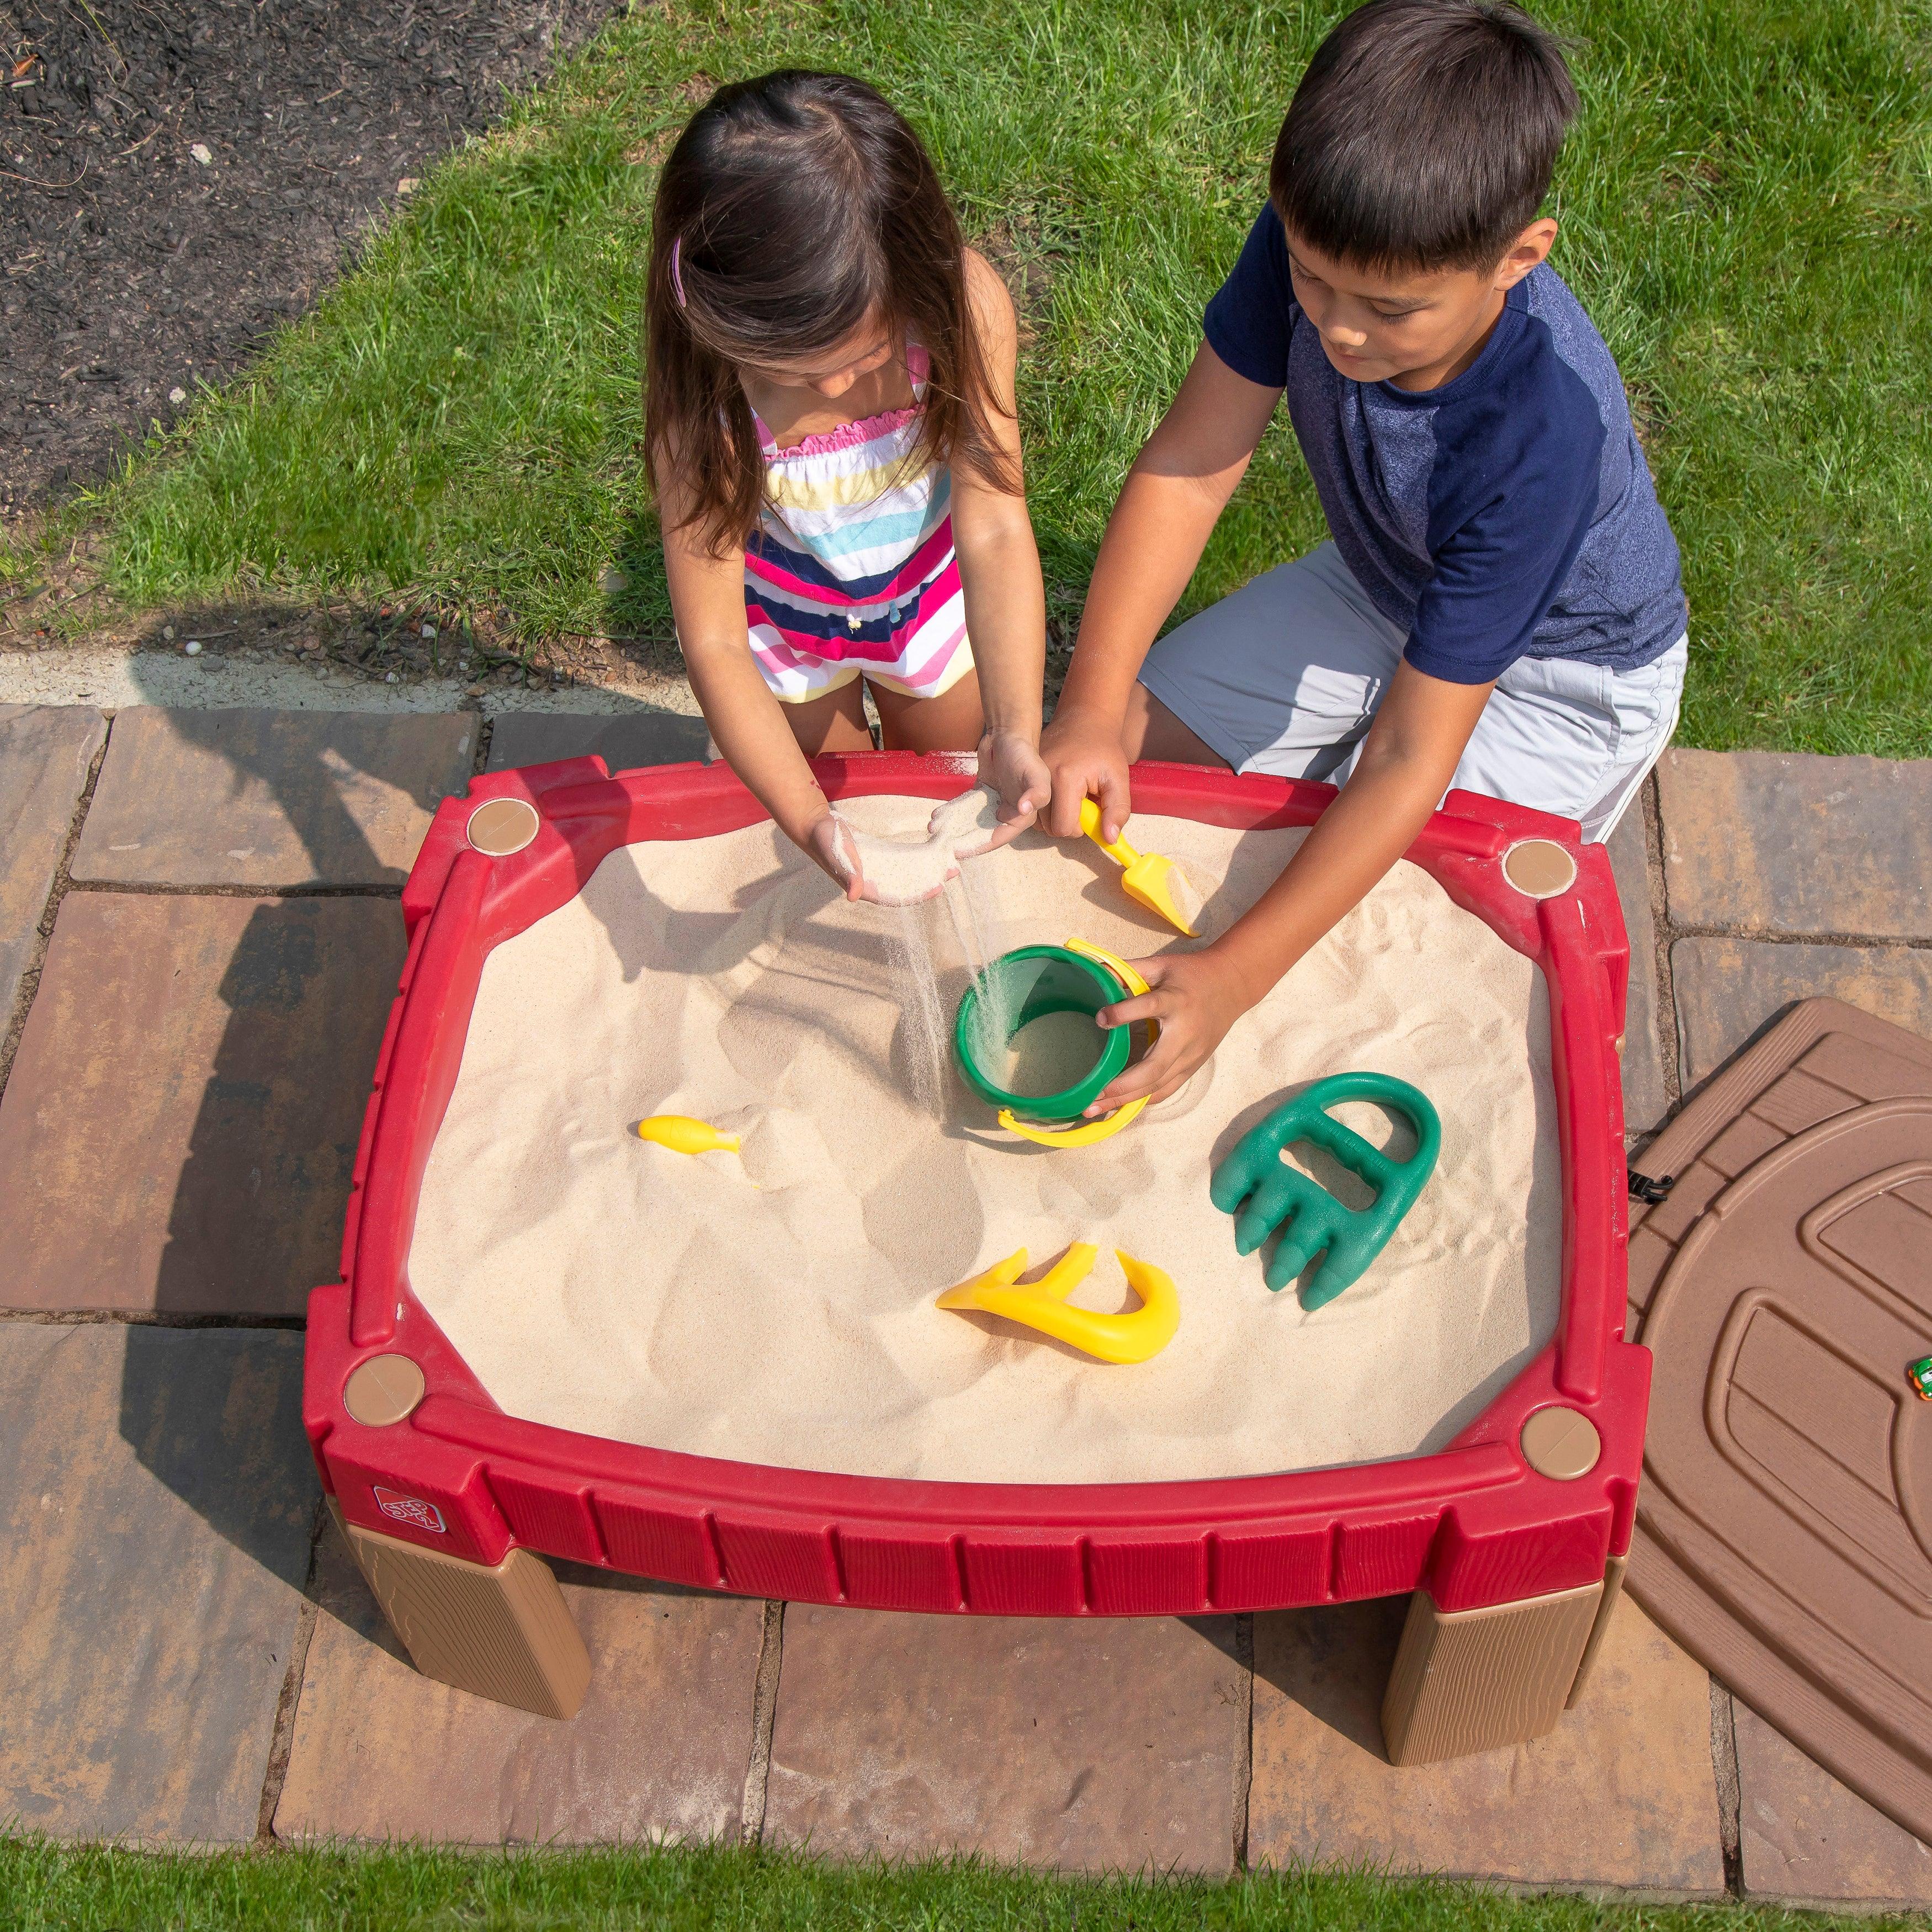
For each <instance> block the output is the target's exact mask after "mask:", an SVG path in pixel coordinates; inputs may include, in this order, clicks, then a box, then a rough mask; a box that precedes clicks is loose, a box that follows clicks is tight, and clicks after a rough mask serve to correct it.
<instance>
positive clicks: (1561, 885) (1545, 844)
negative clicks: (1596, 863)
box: [1503, 838, 1577, 899]
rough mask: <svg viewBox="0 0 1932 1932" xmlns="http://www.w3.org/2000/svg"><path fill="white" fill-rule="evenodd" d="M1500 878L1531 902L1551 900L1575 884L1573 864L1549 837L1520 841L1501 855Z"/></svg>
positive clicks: (1575, 868) (1575, 866)
mask: <svg viewBox="0 0 1932 1932" xmlns="http://www.w3.org/2000/svg"><path fill="white" fill-rule="evenodd" d="M1503 877H1505V878H1506V879H1507V880H1508V881H1509V882H1510V883H1511V885H1513V886H1515V888H1516V889H1517V891H1518V892H1523V893H1525V894H1526V895H1528V896H1529V898H1533V899H1553V898H1557V897H1558V896H1559V895H1561V894H1562V893H1564V892H1568V890H1569V889H1570V888H1571V886H1574V884H1575V883H1577V862H1576V860H1575V859H1573V858H1572V857H1571V856H1570V854H1569V853H1568V852H1566V851H1565V850H1564V849H1563V847H1562V846H1560V845H1559V844H1557V843H1556V841H1555V840H1554V839H1553V838H1520V839H1518V840H1517V842H1516V843H1515V844H1514V845H1512V846H1511V847H1510V848H1509V850H1508V851H1507V852H1505V853H1504V854H1503Z"/></svg>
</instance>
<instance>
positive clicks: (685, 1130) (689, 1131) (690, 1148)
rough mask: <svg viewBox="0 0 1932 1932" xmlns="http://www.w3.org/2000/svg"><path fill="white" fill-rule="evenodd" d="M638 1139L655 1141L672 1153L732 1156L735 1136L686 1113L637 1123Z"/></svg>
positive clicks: (736, 1139) (665, 1115)
mask: <svg viewBox="0 0 1932 1932" xmlns="http://www.w3.org/2000/svg"><path fill="white" fill-rule="evenodd" d="M637 1138H638V1139H640V1140H643V1141H655V1142H656V1143H657V1144H658V1146H659V1147H667V1148H670V1151H672V1153H673V1154H736V1152H737V1151H738V1136H736V1134H726V1133H719V1131H718V1130H717V1128H715V1127H713V1126H712V1124H711V1123H710V1122H709V1121H699V1120H694V1119H693V1118H691V1115H688V1114H653V1115H652V1116H651V1117H650V1118H649V1120H647V1121H639V1122H638V1123H637Z"/></svg>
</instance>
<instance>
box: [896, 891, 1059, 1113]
mask: <svg viewBox="0 0 1932 1932" xmlns="http://www.w3.org/2000/svg"><path fill="white" fill-rule="evenodd" d="M974 876H975V874H974V868H973V866H972V865H971V863H970V862H969V863H968V865H967V866H966V867H965V868H964V869H963V870H962V872H961V874H960V876H959V877H958V878H956V879H949V880H947V883H946V884H945V885H944V886H943V887H942V888H941V891H940V893H939V898H940V900H941V902H943V903H944V906H945V907H946V911H947V917H948V919H949V920H950V922H951V924H952V927H953V936H954V938H956V939H957V940H958V941H959V950H960V953H961V956H962V957H963V959H965V962H966V971H967V975H968V983H970V984H971V985H972V986H974V987H976V988H977V989H978V992H979V995H980V997H979V998H978V999H977V1001H974V1028H973V1032H974V1038H973V1051H974V1056H975V1058H977V1060H978V1061H979V1062H980V1064H981V1065H982V1066H983V1067H998V1065H999V1064H1001V1060H1002V1059H1003V1058H1004V1057H1005V1055H1006V1053H1007V1037H1008V1035H1009V1034H1011V1033H1012V1031H1013V1016H1012V1014H1011V1013H1010V1012H1009V1011H1008V1010H1007V998H1006V989H1005V987H1004V984H1003V983H1002V982H1001V980H1000V979H999V977H998V976H997V975H996V974H990V973H989V972H988V971H987V970H986V969H987V968H988V966H989V965H991V963H992V959H993V953H992V949H991V947H989V945H988V944H987V941H986V927H987V926H989V925H993V924H994V923H995V919H996V917H997V914H996V913H995V912H994V910H993V905H992V902H991V901H990V900H989V902H988V903H986V904H984V905H983V906H980V905H976V904H974V897H975V894H974V888H973V887H972V886H970V885H968V883H966V882H967V880H968V879H969V878H971V877H974ZM996 890H997V888H993V887H986V888H983V889H982V890H981V894H980V896H981V897H982V898H986V897H987V895H989V894H990V893H992V892H995V891H996ZM932 906H933V901H931V900H926V901H922V902H921V903H920V904H917V905H895V906H888V907H882V908H881V910H883V912H884V913H885V914H886V917H887V918H889V919H891V920H892V922H893V933H892V953H893V962H892V963H893V965H894V968H895V970H896V971H897V973H898V978H899V980H900V984H901V999H900V1005H901V1010H902V1011H903V1012H904V1014H905V1016H906V1022H907V1046H908V1047H909V1049H910V1051H909V1052H908V1054H907V1060H908V1062H909V1068H908V1071H909V1073H910V1078H911V1080H912V1082H913V1092H914V1094H915V1095H916V1097H917V1099H918V1102H919V1106H920V1108H921V1109H922V1111H924V1112H927V1113H929V1114H933V1115H941V1116H944V1114H945V1112H946V1095H947V1086H948V1083H949V1082H950V1079H951V1078H952V1073H951V1062H950V1055H951V1052H952V1042H953V1023H952V1021H951V1019H950V1018H949V1016H948V1015H947V1003H946V1001H945V1000H944V998H942V997H941V992H940V986H939V972H938V965H937V962H935V959H934V957H933V951H932V934H931V932H930V930H929V926H928V923H927V922H928V920H929V918H930V917H931V916H932ZM1008 1091H1016V1090H1014V1089H1009V1090H1008ZM1041 1091H1043V1092H1045V1091H1050V1090H1048V1089H1045V1088H1043V1089H1042V1090H1041Z"/></svg>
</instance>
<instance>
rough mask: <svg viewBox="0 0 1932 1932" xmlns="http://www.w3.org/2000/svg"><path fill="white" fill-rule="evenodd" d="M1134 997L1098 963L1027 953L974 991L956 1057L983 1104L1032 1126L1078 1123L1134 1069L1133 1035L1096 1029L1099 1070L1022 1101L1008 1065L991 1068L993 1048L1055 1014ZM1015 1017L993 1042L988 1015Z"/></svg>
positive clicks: (1018, 951)
mask: <svg viewBox="0 0 1932 1932" xmlns="http://www.w3.org/2000/svg"><path fill="white" fill-rule="evenodd" d="M1127 997H1128V992H1127V988H1126V987H1125V986H1123V985H1122V984H1121V982H1120V980H1118V979H1117V978H1115V976H1114V975H1113V974H1112V973H1110V972H1109V971H1108V970H1107V968H1106V967H1104V966H1103V965H1100V963H1099V962H1097V960H1093V959H1087V958H1085V957H1084V956H1082V955H1081V954H1079V953H1072V952H1070V951H1068V950H1067V948H1066V947H1064V946H1022V947H1016V948H1015V950H1013V952H1011V953H1001V955H1000V956H999V958H998V959H995V961H994V962H992V965H989V967H988V968H986V972H985V973H984V974H983V975H982V976H981V977H980V978H979V979H978V980H975V981H974V983H973V984H972V985H971V986H968V988H967V989H966V992H965V997H964V998H962V1000H961V1001H960V1002H959V1018H958V1019H957V1020H956V1022H955V1023H954V1025H953V1055H954V1057H955V1058H956V1059H957V1060H958V1061H959V1070H960V1072H961V1073H963V1074H964V1075H965V1076H966V1084H967V1085H968V1086H969V1087H971V1088H972V1089H973V1091H974V1093H976V1094H978V1095H979V1096H980V1099H981V1100H985V1101H986V1102H987V1103H989V1104H990V1105H991V1106H994V1107H995V1108H1002V1109H1007V1110H1008V1111H1009V1112H1011V1113H1013V1115H1015V1117H1016V1118H1019V1119H1020V1120H1025V1121H1071V1120H1076V1119H1077V1118H1079V1116H1080V1115H1082V1114H1084V1113H1085V1112H1086V1111H1087V1109H1088V1108H1089V1107H1091V1106H1092V1105H1093V1104H1094V1102H1095V1101H1096V1100H1098V1099H1099V1098H1100V1094H1101V1093H1102V1091H1103V1089H1104V1088H1106V1085H1107V1084H1108V1082H1109V1081H1111V1080H1112V1079H1114V1078H1115V1076H1117V1075H1118V1073H1120V1072H1121V1069H1122V1068H1123V1067H1125V1066H1126V1065H1127V1056H1128V1055H1129V1054H1130V1052H1132V1051H1133V1042H1132V1041H1131V1040H1130V1038H1129V1037H1128V1029H1127V1028H1125V1027H1113V1028H1108V1029H1106V1030H1105V1031H1103V1029H1101V1028H1099V1027H1096V1028H1094V1064H1093V1065H1092V1066H1091V1067H1090V1068H1089V1069H1088V1070H1087V1071H1086V1072H1085V1073H1083V1074H1082V1076H1080V1078H1079V1079H1078V1080H1076V1081H1074V1082H1073V1083H1072V1084H1071V1085H1068V1086H1065V1087H1062V1088H1060V1089H1059V1091H1057V1092H1055V1093H1051V1094H1016V1093H1014V1092H1013V1091H1010V1089H1008V1088H1006V1087H1004V1086H1002V1085H1001V1084H1000V1082H1001V1078H1002V1077H1009V1076H1006V1073H1005V1069H1004V1065H1002V1066H1001V1067H999V1068H998V1070H995V1069H994V1068H991V1067H987V1066H986V1065H985V1064H983V1061H984V1060H985V1059H986V1058H988V1057H989V1055H988V1053H987V1049H988V1048H989V1046H991V1047H997V1049H998V1050H1000V1051H1001V1053H1002V1056H1003V1057H1004V1049H1005V1048H1006V1047H1007V1045H1008V1044H1009V1043H1010V1042H1011V1041H1012V1040H1013V1039H1014V1038H1015V1037H1016V1036H1017V1035H1018V1034H1019V1032H1020V1031H1021V1030H1022V1028H1025V1027H1028V1026H1031V1025H1032V1024H1033V1022H1034V1021H1035V1020H1038V1019H1046V1017H1047V1016H1048V1015H1049V1014H1050V1013H1087V1014H1093V1013H1098V1012H1099V1011H1100V1009H1101V1008H1102V1007H1110V1006H1112V1005H1113V1004H1114V1003H1115V1001H1117V1000H1124V999H1126V998H1127ZM989 1005H990V1009H991V1010H992V1012H994V1013H1000V1014H1003V1015H1006V1016H1010V1018H1008V1019H1007V1022H1006V1025H1005V1026H1004V1029H1001V1031H1004V1038H1002V1039H1001V1040H998V1041H997V1042H995V1041H992V1040H989V1038H988V1034H989V1025H988V1020H987V1013H988V1010H989Z"/></svg>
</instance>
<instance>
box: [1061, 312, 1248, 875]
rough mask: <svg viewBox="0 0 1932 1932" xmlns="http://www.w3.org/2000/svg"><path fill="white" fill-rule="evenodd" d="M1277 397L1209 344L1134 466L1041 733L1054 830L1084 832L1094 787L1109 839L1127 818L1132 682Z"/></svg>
mask: <svg viewBox="0 0 1932 1932" xmlns="http://www.w3.org/2000/svg"><path fill="white" fill-rule="evenodd" d="M1280 400H1281V392H1280V389H1268V388H1267V387H1265V386H1263V385H1262V384H1261V383H1251V382H1250V381H1249V380H1247V377H1244V376H1238V375H1236V374H1235V372H1234V371H1233V370H1232V369H1231V368H1229V367H1228V365H1227V364H1226V363H1225V362H1223V361H1222V360H1221V359H1220V356H1217V355H1216V354H1215V353H1214V350H1212V349H1211V347H1208V344H1206V343H1205V342H1204V343H1203V344H1202V345H1201V347H1199V349H1198V350H1196V352H1195V355H1194V362H1193V367H1192V368H1190V370H1189V371H1188V372H1187V380H1185V381H1184V383H1182V384H1181V388H1180V390H1179V392H1178V394H1177V395H1175V399H1174V401H1173V403H1172V404H1171V405H1170V407H1169V410H1168V412H1167V414H1166V416H1163V418H1162V419H1161V421H1160V426H1159V427H1158V428H1157V429H1156V430H1155V431H1154V434H1153V435H1152V436H1151V437H1148V440H1147V443H1146V445H1145V447H1144V448H1143V449H1142V451H1141V453H1140V455H1139V456H1138V457H1137V458H1136V459H1135V460H1134V466H1133V469H1131V470H1130V471H1129V472H1127V484H1126V487H1124V489H1123V490H1121V499H1120V501H1119V502H1118V503H1116V504H1115V506H1114V514H1112V517H1109V519H1108V520H1107V531H1106V535H1105V536H1104V537H1103V538H1102V539H1101V541H1100V556H1099V557H1098V559H1097V560H1096V561H1095V563H1094V580H1093V582H1092V583H1091V584H1090V585H1089V586H1088V591H1087V607H1086V610H1085V612H1084V613H1083V614H1082V617H1081V619H1080V640H1079V643H1078V644H1077V645H1076V646H1075V648H1074V652H1073V664H1072V665H1071V666H1070V667H1069V669H1068V670H1067V682H1066V685H1065V686H1064V688H1063V689H1062V691H1061V694H1060V703H1059V705H1058V707H1057V709H1055V712H1054V714H1053V722H1052V724H1049V726H1048V727H1047V728H1046V732H1045V733H1044V734H1043V736H1042V738H1041V740H1040V751H1041V754H1042V756H1043V757H1045V759H1046V762H1047V765H1048V766H1049V769H1051V771H1052V774H1053V804H1052V809H1051V811H1050V813H1049V818H1048V829H1049V831H1051V832H1052V833H1053V834H1054V835H1055V837H1056V838H1073V837H1074V836H1075V835H1076V834H1077V833H1078V832H1079V829H1080V802H1081V800H1082V799H1084V798H1087V797H1089V796H1091V797H1092V798H1094V799H1096V800H1097V802H1098V803H1099V805H1100V818H1101V829H1102V830H1103V832H1105V834H1106V836H1107V837H1108V838H1118V836H1119V835H1120V831H1121V826H1124V824H1125V823H1127V814H1128V812H1129V811H1130V809H1131V805H1132V801H1131V799H1130V796H1129V794H1128V789H1127V757H1126V754H1124V752H1123V751H1122V750H1121V727H1122V725H1123V724H1124V722H1125V721H1126V718H1127V699H1128V697H1129V695H1130V694H1131V692H1132V691H1133V688H1134V679H1135V677H1136V675H1137V674H1138V673H1139V670H1140V667H1141V664H1142V661H1143V660H1145V658H1146V656H1147V654H1148V650H1149V649H1150V648H1151V646H1152V645H1153V643H1154V637H1155V634H1157V632H1158V631H1159V630H1160V626H1161V624H1162V622H1163V619H1165V618H1166V616H1167V614H1168V613H1169V611H1170V610H1172V609H1173V608H1174V607H1175V604H1178V602H1179V601H1181V592H1183V591H1184V590H1185V589H1187V580H1188V579H1189V578H1190V577H1192V576H1193V574H1194V566H1195V565H1196V564H1197V563H1199V562H1200V561H1201V553H1202V550H1204V549H1205V548H1206V547H1207V544H1208V535H1209V534H1210V532H1212V530H1213V529H1214V524H1215V521H1216V520H1217V518H1218V517H1220V514H1221V512H1222V511H1223V509H1225V508H1226V507H1227V502H1228V499H1229V497H1230V496H1232V495H1233V494H1234V493H1235V486H1236V485H1237V484H1238V483H1239V482H1240V481H1241V478H1242V476H1243V475H1244V474H1245V472H1247V466H1248V463H1249V462H1250V459H1251V458H1253V455H1254V453H1255V449H1256V446H1257V445H1258V444H1259V443H1260V441H1261V440H1262V433H1263V432H1264V431H1265V430H1266V429H1267V428H1268V419H1269V418H1270V417H1271V416H1273V415H1274V409H1275V405H1276V404H1277V403H1278V402H1279V401H1280Z"/></svg>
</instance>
